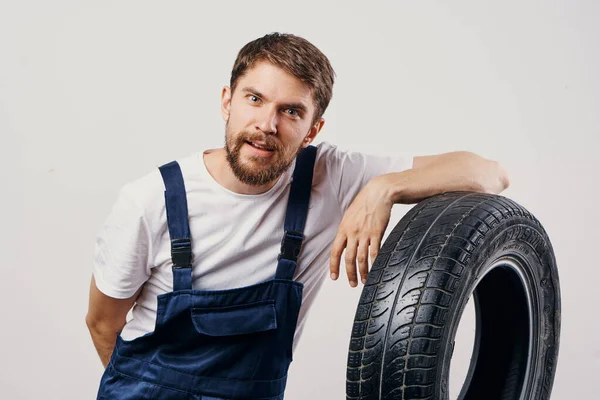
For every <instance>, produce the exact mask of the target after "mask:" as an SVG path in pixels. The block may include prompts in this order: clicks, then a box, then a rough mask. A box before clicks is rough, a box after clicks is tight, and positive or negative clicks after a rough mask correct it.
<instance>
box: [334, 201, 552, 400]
mask: <svg viewBox="0 0 600 400" xmlns="http://www.w3.org/2000/svg"><path fill="white" fill-rule="evenodd" d="M471 295H473V300H474V304H475V314H476V317H475V318H476V334H475V345H474V350H473V355H472V358H471V360H472V361H471V365H470V368H469V372H468V374H467V378H466V379H465V384H464V386H463V389H462V391H461V393H460V395H459V397H458V399H460V400H496V399H498V400H500V399H502V400H513V399H514V400H530V399H535V400H537V399H549V398H550V393H551V390H552V384H553V381H554V374H555V371H556V361H557V356H558V344H559V335H560V290H559V279H558V272H557V268H556V261H555V257H554V252H553V249H552V246H551V243H550V241H549V239H548V236H547V234H546V232H545V231H544V229H543V227H542V226H541V224H540V223H539V222H538V221H537V219H535V217H534V216H533V215H532V214H531V213H529V212H528V211H527V210H525V209H524V208H523V207H521V206H520V205H518V204H516V203H515V202H514V201H512V200H510V199H507V198H505V197H502V196H496V195H488V194H479V193H469V192H453V193H446V194H443V195H438V196H434V197H431V198H429V199H426V200H424V201H422V202H421V203H419V204H417V205H416V206H415V207H413V208H412V209H411V210H410V211H409V212H408V213H407V215H406V216H405V217H404V218H402V219H401V220H400V222H399V223H398V225H397V226H396V227H395V228H394V230H393V231H392V232H391V233H390V235H389V236H388V238H387V239H386V241H385V243H384V244H383V246H382V247H381V249H380V252H379V254H378V256H377V258H376V259H375V261H374V263H373V266H372V268H371V271H370V272H369V277H368V279H367V282H366V284H365V286H364V288H363V290H362V294H361V297H360V301H359V304H358V307H357V310H356V316H355V321H354V326H353V330H352V335H351V340H350V348H349V353H348V368H347V376H346V378H347V384H346V398H347V399H348V400H351V399H352V400H355V399H356V400H358V399H360V400H375V399H382V400H392V399H393V400H395V399H403V400H408V399H430V400H438V399H439V400H447V399H449V394H448V378H449V371H450V361H451V358H452V352H453V348H454V338H455V335H456V330H457V327H458V324H459V322H460V317H461V315H462V312H463V310H464V308H465V306H466V304H467V302H468V300H469V298H470V297H471Z"/></svg>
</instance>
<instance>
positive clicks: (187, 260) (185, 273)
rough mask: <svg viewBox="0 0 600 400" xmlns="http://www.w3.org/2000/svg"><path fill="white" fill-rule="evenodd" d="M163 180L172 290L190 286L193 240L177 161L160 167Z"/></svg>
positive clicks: (186, 288) (188, 288)
mask: <svg viewBox="0 0 600 400" xmlns="http://www.w3.org/2000/svg"><path fill="white" fill-rule="evenodd" d="M159 170H160V174H161V175H162V178H163V181H164V183H165V204H166V208H167V224H168V226H169V236H170V238H171V260H172V261H173V290H174V291H178V290H191V289H192V242H191V239H190V226H189V224H188V207H187V198H186V194H185V184H184V183H183V175H182V174H181V168H180V167H179V164H178V163H177V161H172V162H170V163H168V164H165V165H163V166H162V167H159Z"/></svg>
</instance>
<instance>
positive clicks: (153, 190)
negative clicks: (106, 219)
mask: <svg viewBox="0 0 600 400" xmlns="http://www.w3.org/2000/svg"><path fill="white" fill-rule="evenodd" d="M198 157H199V156H198V153H193V154H189V155H186V156H183V157H179V158H174V159H171V160H170V161H164V162H161V163H159V164H157V165H156V166H155V167H154V168H152V169H151V170H148V171H147V172H146V173H145V174H144V175H141V176H140V177H138V178H136V179H134V180H132V181H129V182H127V183H125V184H124V185H123V186H122V187H121V195H123V196H128V197H129V198H131V199H132V200H133V201H134V202H135V203H137V204H138V206H140V207H141V208H143V209H148V208H152V207H154V206H156V205H159V206H161V205H162V204H163V203H164V197H163V194H164V191H165V184H164V181H163V178H162V175H161V173H160V167H161V166H163V165H166V164H168V163H170V162H173V161H176V162H177V164H179V166H180V169H181V171H182V174H183V175H184V176H186V175H194V174H189V173H187V174H186V172H187V171H190V170H191V169H195V168H197V162H198Z"/></svg>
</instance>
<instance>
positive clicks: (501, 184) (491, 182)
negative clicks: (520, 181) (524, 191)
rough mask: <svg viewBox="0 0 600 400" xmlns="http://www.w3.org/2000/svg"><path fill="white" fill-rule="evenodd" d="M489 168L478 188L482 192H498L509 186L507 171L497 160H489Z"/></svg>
mask: <svg viewBox="0 0 600 400" xmlns="http://www.w3.org/2000/svg"><path fill="white" fill-rule="evenodd" d="M489 163H490V168H489V173H488V174H487V178H486V179H484V180H483V181H484V182H483V184H482V187H481V188H480V190H481V191H482V192H483V193H489V194H499V193H501V192H503V191H505V190H506V189H508V187H509V186H510V177H509V175H508V171H507V170H506V169H505V168H504V167H503V166H502V165H501V164H500V163H499V162H498V161H489Z"/></svg>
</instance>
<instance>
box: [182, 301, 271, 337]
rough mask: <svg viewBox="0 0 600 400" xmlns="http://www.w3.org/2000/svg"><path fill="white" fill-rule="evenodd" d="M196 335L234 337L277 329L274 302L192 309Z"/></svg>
mask: <svg viewBox="0 0 600 400" xmlns="http://www.w3.org/2000/svg"><path fill="white" fill-rule="evenodd" d="M192 321H193V323H194V327H195V328H196V331H198V333H201V334H203V335H207V336H234V335H246V334H250V333H257V332H264V331H269V330H273V329H277V311H276V309H275V300H264V301H259V302H255V303H248V304H239V305H233V306H224V307H210V308H197V307H196V308H192Z"/></svg>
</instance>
